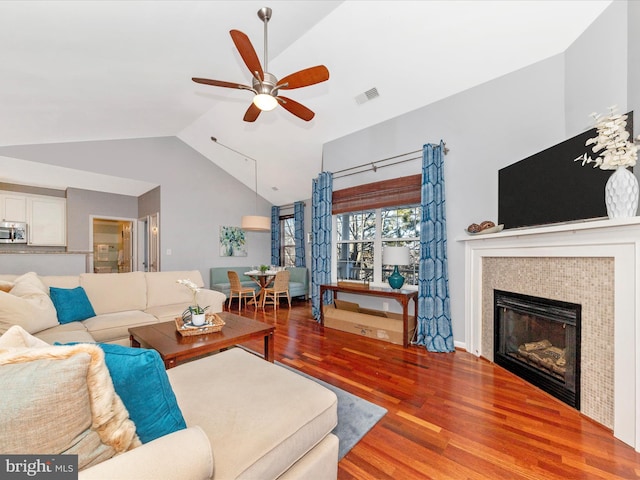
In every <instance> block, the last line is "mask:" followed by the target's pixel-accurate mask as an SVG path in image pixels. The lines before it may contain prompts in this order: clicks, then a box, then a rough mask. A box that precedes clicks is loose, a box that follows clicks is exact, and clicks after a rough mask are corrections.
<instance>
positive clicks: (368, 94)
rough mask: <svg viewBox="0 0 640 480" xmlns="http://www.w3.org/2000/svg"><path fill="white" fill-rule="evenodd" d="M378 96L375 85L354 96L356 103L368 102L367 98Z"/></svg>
mask: <svg viewBox="0 0 640 480" xmlns="http://www.w3.org/2000/svg"><path fill="white" fill-rule="evenodd" d="M379 96H380V94H379V93H378V89H377V88H376V87H373V88H370V89H369V90H367V91H366V92H364V93H361V94H360V95H358V96H357V97H356V103H357V104H358V105H362V104H363V103H365V102H368V101H369V100H373V99H374V98H377V97H379Z"/></svg>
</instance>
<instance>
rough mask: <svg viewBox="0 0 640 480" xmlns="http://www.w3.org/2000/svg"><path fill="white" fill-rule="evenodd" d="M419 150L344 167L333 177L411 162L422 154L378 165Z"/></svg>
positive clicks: (445, 150) (445, 145)
mask: <svg viewBox="0 0 640 480" xmlns="http://www.w3.org/2000/svg"><path fill="white" fill-rule="evenodd" d="M442 144H443V146H444V150H443V153H444V154H445V155H446V154H447V153H449V149H448V148H447V144H446V143H445V142H442ZM419 152H420V153H421V152H422V149H420V150H414V151H413V152H407V153H401V154H400V155H394V156H393V157H387V158H383V159H381V160H375V161H373V162H369V163H363V164H361V165H356V166H355V167H349V168H343V169H342V170H337V171H335V172H333V178H343V177H348V176H350V175H357V174H358V173H364V172H368V171H370V170H373V171H374V172H376V171H377V170H378V169H379V168H384V167H391V166H393V165H398V164H400V163H405V162H410V161H412V160H418V159H420V158H422V156H417V157H411V158H405V159H402V160H399V161H397V162H393V163H387V164H385V165H376V163H380V162H387V161H389V160H395V159H396V158H400V157H404V156H406V155H412V154H414V153H419ZM364 167H368V168H365V169H364V170H358V171H357V172H351V173H344V172H349V171H351V170H356V169H361V168H364ZM340 173H343V175H339V174H340ZM337 174H338V175H337ZM336 175H337V176H336Z"/></svg>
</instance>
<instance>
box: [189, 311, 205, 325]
mask: <svg viewBox="0 0 640 480" xmlns="http://www.w3.org/2000/svg"><path fill="white" fill-rule="evenodd" d="M205 316H206V314H204V313H199V314H197V315H196V314H195V313H192V314H191V324H192V325H194V326H196V327H199V326H200V325H204V322H205Z"/></svg>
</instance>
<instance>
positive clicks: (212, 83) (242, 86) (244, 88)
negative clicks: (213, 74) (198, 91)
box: [191, 78, 254, 91]
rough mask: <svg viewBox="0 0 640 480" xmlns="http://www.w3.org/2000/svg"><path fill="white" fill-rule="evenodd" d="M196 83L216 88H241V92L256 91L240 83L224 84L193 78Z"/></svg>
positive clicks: (217, 81) (218, 81)
mask: <svg viewBox="0 0 640 480" xmlns="http://www.w3.org/2000/svg"><path fill="white" fill-rule="evenodd" d="M191 80H193V81H194V82H196V83H202V84H204V85H213V86H214V87H225V88H239V89H241V90H251V91H254V90H253V88H252V87H250V86H249V85H242V84H240V83H233V82H223V81H220V80H210V79H208V78H192V79H191Z"/></svg>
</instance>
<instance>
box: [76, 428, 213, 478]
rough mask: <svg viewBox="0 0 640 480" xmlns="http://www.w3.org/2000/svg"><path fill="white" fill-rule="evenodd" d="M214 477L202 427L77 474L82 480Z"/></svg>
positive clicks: (156, 441)
mask: <svg viewBox="0 0 640 480" xmlns="http://www.w3.org/2000/svg"><path fill="white" fill-rule="evenodd" d="M212 477H213V453H212V452H211V444H210V443H209V439H208V438H207V435H206V434H205V433H204V432H203V431H202V429H201V428H200V427H190V428H187V429H185V430H179V431H177V432H174V433H171V434H169V435H165V436H164V437H160V438H158V439H156V440H153V441H152V442H149V443H145V444H144V445H142V446H140V447H137V448H134V449H133V450H129V451H128V452H125V453H123V454H121V455H117V456H115V457H113V458H111V459H109V460H106V461H104V462H101V463H99V464H97V465H94V466H93V467H90V468H87V469H85V470H82V471H80V472H78V479H79V480H94V479H96V480H97V479H103V480H120V479H122V480H129V479H130V480H147V479H148V480H162V479H167V480H180V479H184V480H205V479H210V478H212Z"/></svg>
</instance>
